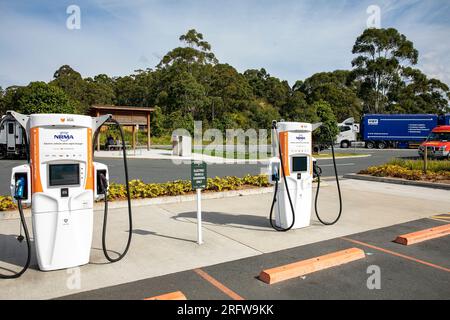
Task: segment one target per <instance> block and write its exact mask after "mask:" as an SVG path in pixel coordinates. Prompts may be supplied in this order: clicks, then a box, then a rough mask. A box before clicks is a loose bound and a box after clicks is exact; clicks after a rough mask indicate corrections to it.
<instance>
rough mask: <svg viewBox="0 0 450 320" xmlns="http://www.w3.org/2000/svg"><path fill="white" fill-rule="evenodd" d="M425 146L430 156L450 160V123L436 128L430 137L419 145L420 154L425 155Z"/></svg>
mask: <svg viewBox="0 0 450 320" xmlns="http://www.w3.org/2000/svg"><path fill="white" fill-rule="evenodd" d="M425 148H427V149H428V150H427V154H428V157H430V158H435V159H448V160H450V125H448V126H440V127H437V128H434V129H433V131H432V132H431V134H430V135H429V136H428V139H427V140H426V141H425V142H424V143H422V144H421V145H420V147H419V155H420V156H421V157H424V156H425Z"/></svg>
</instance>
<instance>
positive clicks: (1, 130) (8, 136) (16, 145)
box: [0, 120, 27, 159]
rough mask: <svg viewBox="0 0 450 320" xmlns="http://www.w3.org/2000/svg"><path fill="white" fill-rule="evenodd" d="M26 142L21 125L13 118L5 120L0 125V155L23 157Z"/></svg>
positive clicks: (4, 156) (15, 157)
mask: <svg viewBox="0 0 450 320" xmlns="http://www.w3.org/2000/svg"><path fill="white" fill-rule="evenodd" d="M26 151H27V150H26V143H25V136H24V131H23V129H22V126H21V125H20V124H19V123H18V122H17V121H15V120H7V121H5V122H4V123H3V125H2V126H1V127H0V157H2V158H14V159H17V158H19V159H23V158H25V157H26V154H27V152H26Z"/></svg>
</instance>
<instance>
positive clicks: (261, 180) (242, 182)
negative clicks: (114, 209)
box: [108, 175, 270, 200]
mask: <svg viewBox="0 0 450 320" xmlns="http://www.w3.org/2000/svg"><path fill="white" fill-rule="evenodd" d="M269 185H270V184H269V181H268V180H267V176H265V175H259V176H251V175H247V176H245V177H243V178H238V177H224V178H219V177H215V178H208V182H207V187H206V191H212V192H214V191H215V192H220V191H230V190H239V189H241V188H242V187H244V186H248V187H267V186H269ZM192 192H193V190H192V185H191V182H190V181H183V180H178V181H173V182H167V183H144V182H142V181H140V180H132V181H130V194H131V198H132V199H148V198H156V197H164V196H179V195H185V194H189V193H192ZM126 196H127V192H126V188H125V185H122V184H117V183H112V184H111V185H110V187H109V195H108V198H109V199H110V200H123V199H125V198H126Z"/></svg>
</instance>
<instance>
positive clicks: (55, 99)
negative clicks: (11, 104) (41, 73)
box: [14, 82, 75, 114]
mask: <svg viewBox="0 0 450 320" xmlns="http://www.w3.org/2000/svg"><path fill="white" fill-rule="evenodd" d="M15 98H16V101H15V103H16V105H15V108H14V110H16V111H17V112H20V113H23V114H32V113H75V107H74V105H73V104H72V102H71V101H70V99H69V97H68V96H67V95H66V93H65V92H64V91H63V90H62V89H60V88H58V87H56V86H54V85H50V84H46V83H45V82H31V83H30V84H29V85H28V86H26V87H21V88H19V89H17V91H16V92H15Z"/></svg>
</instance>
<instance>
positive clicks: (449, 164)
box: [388, 159, 450, 172]
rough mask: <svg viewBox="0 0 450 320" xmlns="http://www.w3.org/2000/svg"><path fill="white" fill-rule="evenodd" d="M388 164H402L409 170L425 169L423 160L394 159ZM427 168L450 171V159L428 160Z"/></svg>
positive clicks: (433, 170) (429, 169) (435, 170)
mask: <svg viewBox="0 0 450 320" xmlns="http://www.w3.org/2000/svg"><path fill="white" fill-rule="evenodd" d="M388 164H390V165H397V166H401V167H403V168H407V169H409V170H423V160H404V159H394V160H391V161H390V162H389V163H388ZM427 168H428V171H430V172H441V171H450V161H447V160H428V164H427Z"/></svg>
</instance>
